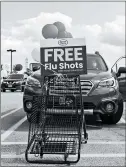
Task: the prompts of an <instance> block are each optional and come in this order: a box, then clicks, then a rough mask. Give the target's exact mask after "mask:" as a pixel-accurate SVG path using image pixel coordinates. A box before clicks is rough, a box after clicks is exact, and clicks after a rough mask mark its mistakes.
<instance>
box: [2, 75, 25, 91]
mask: <svg viewBox="0 0 126 167" xmlns="http://www.w3.org/2000/svg"><path fill="white" fill-rule="evenodd" d="M23 78H24V75H23V74H15V73H14V74H10V75H9V76H8V77H7V78H6V79H3V81H2V83H1V89H2V91H3V92H6V90H10V91H11V92H14V91H16V90H21V91H23V86H22V82H23Z"/></svg>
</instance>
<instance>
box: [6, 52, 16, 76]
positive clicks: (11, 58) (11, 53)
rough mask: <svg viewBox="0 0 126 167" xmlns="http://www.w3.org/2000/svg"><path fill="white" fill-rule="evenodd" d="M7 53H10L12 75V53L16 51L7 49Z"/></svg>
mask: <svg viewBox="0 0 126 167" xmlns="http://www.w3.org/2000/svg"><path fill="white" fill-rule="evenodd" d="M7 52H11V73H12V52H16V50H13V49H8V50H7Z"/></svg>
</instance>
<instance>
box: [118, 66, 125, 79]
mask: <svg viewBox="0 0 126 167" xmlns="http://www.w3.org/2000/svg"><path fill="white" fill-rule="evenodd" d="M121 74H126V67H120V68H119V70H118V72H117V74H116V76H117V77H119V76H120V75H121Z"/></svg>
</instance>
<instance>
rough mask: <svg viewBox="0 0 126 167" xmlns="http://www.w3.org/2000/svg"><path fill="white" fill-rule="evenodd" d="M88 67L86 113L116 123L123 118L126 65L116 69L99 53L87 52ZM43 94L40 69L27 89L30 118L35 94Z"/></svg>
mask: <svg viewBox="0 0 126 167" xmlns="http://www.w3.org/2000/svg"><path fill="white" fill-rule="evenodd" d="M87 69H88V73H87V74H86V75H85V74H84V75H80V80H81V91H82V98H83V105H84V111H85V114H86V115H89V114H93V115H94V116H99V118H100V120H102V122H104V123H107V124H116V123H117V122H119V120H120V119H121V117H122V114H123V97H126V91H121V89H122V87H123V86H124V85H126V80H123V81H124V84H123V85H122V83H121V82H122V80H121V79H119V78H120V75H121V74H122V73H126V67H123V68H121V67H120V68H119V70H118V71H117V72H114V71H113V69H111V68H109V67H108V65H107V64H106V62H105V60H104V59H103V57H102V56H101V55H100V54H98V53H97V52H96V53H95V54H87ZM125 88H126V87H125ZM41 94H42V76H41V74H40V70H37V71H36V72H34V73H33V74H32V75H31V76H30V77H28V79H27V83H26V87H25V90H24V96H23V106H24V111H25V112H26V113H27V118H28V119H30V115H31V113H32V101H33V95H41ZM122 95H124V96H122Z"/></svg>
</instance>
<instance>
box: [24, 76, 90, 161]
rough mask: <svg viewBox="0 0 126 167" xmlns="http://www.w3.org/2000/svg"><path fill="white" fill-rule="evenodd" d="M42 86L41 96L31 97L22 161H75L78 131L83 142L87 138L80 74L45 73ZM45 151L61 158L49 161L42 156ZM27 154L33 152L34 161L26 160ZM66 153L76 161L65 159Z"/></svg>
mask: <svg viewBox="0 0 126 167" xmlns="http://www.w3.org/2000/svg"><path fill="white" fill-rule="evenodd" d="M43 88H44V89H43V95H41V96H34V97H33V107H32V114H31V117H30V121H29V134H28V145H27V149H26V152H25V158H26V161H27V162H30V163H44V164H57V163H58V164H63V163H69V164H70V163H77V162H78V161H79V159H80V151H81V144H82V136H83V135H82V133H84V136H83V141H84V143H87V140H88V134H87V132H86V123H85V116H84V108H83V102H82V94H81V85H80V77H79V76H74V75H73V76H71V75H62V76H60V77H59V76H58V77H57V76H56V75H51V76H47V77H45V78H44V87H43ZM47 154H48V156H49V155H54V154H55V155H58V156H59V155H63V158H61V157H60V158H59V159H52V160H50V159H48V158H47V159H46V158H45V157H44V156H45V155H47ZM30 155H32V156H33V155H34V156H35V157H36V159H37V160H36V159H35V160H34V159H30V158H29V156H30ZM37 156H38V157H37ZM70 156H76V160H73V159H72V160H71V158H70V159H69V157H70ZM57 158H58V157H57ZM68 159H69V160H68Z"/></svg>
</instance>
